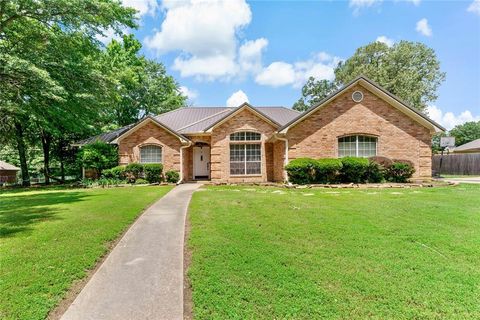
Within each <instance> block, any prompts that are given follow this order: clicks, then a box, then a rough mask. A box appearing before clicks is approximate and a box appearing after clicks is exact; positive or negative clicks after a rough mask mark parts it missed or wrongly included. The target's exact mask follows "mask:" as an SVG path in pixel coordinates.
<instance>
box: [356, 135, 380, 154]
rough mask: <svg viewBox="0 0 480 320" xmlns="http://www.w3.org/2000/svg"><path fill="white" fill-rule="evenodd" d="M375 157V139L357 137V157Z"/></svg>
mask: <svg viewBox="0 0 480 320" xmlns="http://www.w3.org/2000/svg"><path fill="white" fill-rule="evenodd" d="M376 155H377V138H374V137H366V136H359V137H358V156H359V157H373V156H376Z"/></svg>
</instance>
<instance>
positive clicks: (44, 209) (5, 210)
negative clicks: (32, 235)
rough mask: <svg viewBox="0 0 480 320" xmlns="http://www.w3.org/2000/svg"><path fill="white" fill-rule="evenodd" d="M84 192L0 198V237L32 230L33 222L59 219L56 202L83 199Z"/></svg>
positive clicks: (67, 202)
mask: <svg viewBox="0 0 480 320" xmlns="http://www.w3.org/2000/svg"><path fill="white" fill-rule="evenodd" d="M91 196H92V195H89V194H87V193H86V192H74V191H70V192H48V193H44V194H42V193H39V194H28V195H22V194H19V195H11V196H7V197H1V198H0V238H6V237H11V236H13V235H15V234H18V233H21V232H26V231H30V230H32V229H33V228H32V225H33V224H35V223H39V222H43V221H47V220H55V219H59V218H58V216H57V214H58V213H59V209H58V208H56V207H55V205H57V204H69V203H74V202H78V201H83V200H84V199H85V198H87V197H91Z"/></svg>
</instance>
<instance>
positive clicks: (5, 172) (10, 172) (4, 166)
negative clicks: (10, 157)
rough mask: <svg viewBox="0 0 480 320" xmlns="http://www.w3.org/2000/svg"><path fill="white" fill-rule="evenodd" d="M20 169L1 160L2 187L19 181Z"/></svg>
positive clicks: (0, 179) (0, 182) (0, 175)
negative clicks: (18, 173)
mask: <svg viewBox="0 0 480 320" xmlns="http://www.w3.org/2000/svg"><path fill="white" fill-rule="evenodd" d="M18 171H20V168H17V167H15V166H14V165H11V164H10V163H7V162H5V161H1V160H0V185H2V184H4V183H14V182H16V181H17V172H18Z"/></svg>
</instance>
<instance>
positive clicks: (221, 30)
mask: <svg viewBox="0 0 480 320" xmlns="http://www.w3.org/2000/svg"><path fill="white" fill-rule="evenodd" d="M163 8H164V10H165V11H166V14H165V19H164V21H163V22H162V25H161V29H160V31H158V32H156V33H155V34H154V35H152V36H150V37H146V38H145V45H146V46H147V47H148V48H150V49H152V50H155V51H157V53H159V54H163V53H166V52H170V51H181V52H182V54H181V55H180V56H179V57H177V59H176V60H175V63H174V69H176V70H178V71H179V72H180V74H181V75H182V76H196V77H200V78H207V79H215V78H219V77H231V76H233V75H234V74H235V73H236V72H238V66H237V62H236V55H237V43H238V41H237V33H238V32H239V30H241V29H242V28H243V27H245V26H247V25H248V24H249V23H250V21H251V18H252V13H251V11H250V6H249V5H248V4H247V3H246V2H245V1H244V0H231V1H221V0H211V1H207V0H189V1H164V3H163ZM259 40H260V39H259ZM257 41H258V40H257ZM261 42H262V41H260V43H258V44H257V46H260V47H261V45H262V43H261ZM264 46H266V43H265V44H264ZM260 51H261V50H260Z"/></svg>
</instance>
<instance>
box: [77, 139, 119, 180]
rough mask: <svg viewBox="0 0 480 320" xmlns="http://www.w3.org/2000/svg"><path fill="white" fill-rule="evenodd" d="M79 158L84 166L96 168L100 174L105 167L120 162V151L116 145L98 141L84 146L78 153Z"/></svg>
mask: <svg viewBox="0 0 480 320" xmlns="http://www.w3.org/2000/svg"><path fill="white" fill-rule="evenodd" d="M77 160H78V162H79V163H80V165H81V166H82V167H84V168H86V169H94V170H95V171H96V173H97V176H98V174H101V173H102V171H103V170H104V169H108V168H112V167H114V166H116V165H117V164H118V152H117V148H116V147H115V146H113V145H111V144H108V143H105V142H101V141H97V142H94V143H91V144H87V145H86V146H83V147H82V148H81V149H80V152H79V153H78V155H77Z"/></svg>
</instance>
